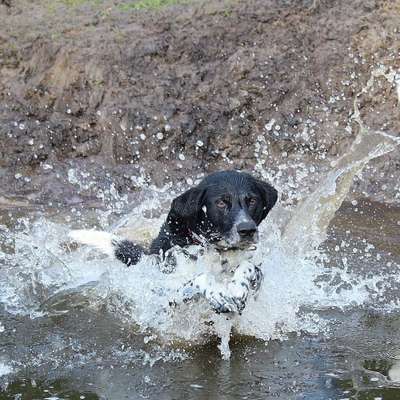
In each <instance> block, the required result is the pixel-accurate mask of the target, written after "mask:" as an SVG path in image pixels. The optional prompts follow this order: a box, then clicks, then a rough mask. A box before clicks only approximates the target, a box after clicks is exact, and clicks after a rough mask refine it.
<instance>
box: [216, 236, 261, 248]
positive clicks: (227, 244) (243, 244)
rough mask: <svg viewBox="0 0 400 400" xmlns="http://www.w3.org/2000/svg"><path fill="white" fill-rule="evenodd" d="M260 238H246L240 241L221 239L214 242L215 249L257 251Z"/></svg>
mask: <svg viewBox="0 0 400 400" xmlns="http://www.w3.org/2000/svg"><path fill="white" fill-rule="evenodd" d="M257 243H258V236H257V235H254V237H251V238H245V239H243V238H242V239H240V240H231V239H229V238H227V239H225V238H224V239H221V240H218V241H216V242H214V245H215V247H216V248H217V249H218V250H221V251H226V250H255V249H256V248H257Z"/></svg>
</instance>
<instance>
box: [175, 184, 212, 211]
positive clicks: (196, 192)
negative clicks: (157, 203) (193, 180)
mask: <svg viewBox="0 0 400 400" xmlns="http://www.w3.org/2000/svg"><path fill="white" fill-rule="evenodd" d="M204 192H205V190H204V189H201V188H199V187H194V188H192V189H189V190H187V191H186V192H185V193H183V194H181V195H180V196H178V197H177V198H176V199H174V200H173V202H172V206H171V211H170V215H171V216H173V217H175V218H179V219H190V218H191V217H194V216H195V215H197V214H198V213H199V212H200V209H201V201H202V198H203V195H204Z"/></svg>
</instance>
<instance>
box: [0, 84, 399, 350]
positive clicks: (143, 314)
mask: <svg viewBox="0 0 400 400" xmlns="http://www.w3.org/2000/svg"><path fill="white" fill-rule="evenodd" d="M372 84H373V81H370V82H369V85H372ZM362 93H363V92H361V93H360V94H359V95H357V96H356V99H355V103H354V113H353V117H352V118H353V119H354V120H355V121H356V122H357V123H358V125H359V133H358V135H357V137H356V139H355V140H354V142H353V144H352V146H351V148H350V150H349V152H348V153H347V154H345V155H344V156H343V157H341V158H340V159H338V160H337V161H336V162H335V163H334V164H332V170H331V172H330V173H329V174H328V175H327V176H326V178H325V179H324V180H323V181H322V182H321V183H320V184H319V186H318V188H317V189H316V190H315V191H314V192H312V193H311V194H310V195H309V196H308V197H307V198H306V199H304V200H303V201H302V202H301V203H300V204H299V205H298V206H296V207H294V208H292V209H288V208H283V207H282V206H276V207H275V209H274V210H273V211H272V212H271V213H270V215H269V216H268V218H267V221H265V222H264V223H263V224H262V226H261V227H260V228H261V229H260V230H261V231H260V237H261V239H260V243H261V244H262V245H259V246H258V248H257V250H256V251H255V252H254V256H253V257H254V259H255V260H256V262H259V263H260V264H261V268H262V270H263V273H264V276H265V281H264V283H263V285H262V287H261V290H260V292H259V293H258V297H257V298H256V299H250V300H249V303H248V305H247V307H246V309H245V310H244V312H243V314H242V315H241V316H238V315H235V316H226V315H216V314H215V313H214V312H212V311H211V310H210V308H209V305H208V304H207V303H206V302H205V301H199V302H196V303H188V304H181V305H178V306H176V307H171V306H170V302H171V299H173V296H174V294H175V293H176V291H177V289H179V288H180V287H181V286H182V285H183V284H184V283H185V282H187V281H188V280H189V279H191V278H193V276H194V275H195V274H197V273H199V272H201V271H202V270H203V269H207V268H215V266H218V265H219V263H220V260H219V257H220V256H219V255H218V254H217V253H213V252H212V251H211V252H209V253H206V254H203V255H201V254H197V250H198V248H195V247H194V248H193V249H191V250H190V251H193V252H195V253H196V254H197V255H198V259H197V260H196V261H194V260H192V259H191V258H188V257H187V256H186V255H185V254H184V253H183V252H181V251H179V250H176V251H175V254H174V255H175V258H176V270H175V271H174V272H173V273H170V274H165V273H163V272H161V270H160V268H159V265H157V263H156V262H155V260H154V259H153V258H152V257H144V258H143V259H142V260H141V261H140V263H139V264H138V265H136V266H135V267H134V268H131V269H127V268H126V267H125V266H124V265H122V264H120V263H119V262H117V261H112V260H110V259H108V258H104V257H101V256H100V255H99V254H98V253H97V252H95V251H93V250H90V249H88V248H80V249H78V250H74V249H71V248H69V247H68V246H69V244H68V243H62V240H63V238H65V237H66V233H67V231H68V230H69V228H70V227H69V224H68V223H67V224H60V223H52V222H50V221H49V220H46V219H39V220H37V221H36V222H34V223H33V224H32V223H30V222H29V221H27V220H26V221H25V220H21V221H20V227H19V229H17V231H16V233H15V234H14V237H13V240H10V237H11V232H9V231H7V230H6V229H4V234H3V236H4V237H6V239H7V240H6V241H7V245H4V249H3V251H2V252H0V260H1V261H2V262H3V263H4V264H5V268H3V269H2V270H1V271H0V282H1V285H2V287H3V288H5V290H4V291H3V292H2V293H1V294H0V296H1V297H0V301H1V302H2V303H3V304H4V305H5V307H6V309H7V311H9V312H13V313H24V314H28V315H31V316H32V317H35V316H39V315H43V314H60V313H67V312H70V311H71V310H73V309H74V307H78V306H80V307H81V306H85V307H90V308H92V309H95V310H96V309H100V308H103V309H104V308H106V309H107V310H108V311H109V312H111V313H113V314H114V315H116V316H118V317H119V318H120V319H121V321H124V322H125V323H128V324H130V325H131V327H132V330H135V331H137V332H141V333H144V334H146V341H147V342H148V343H151V342H155V343H159V342H162V343H169V344H175V345H176V343H186V344H188V343H192V344H193V343H194V344H198V343H204V342H205V341H208V340H209V339H210V337H215V336H217V337H219V338H220V345H219V348H220V351H221V353H222V355H223V356H224V357H225V358H228V357H229V355H230V349H229V340H230V336H231V334H232V332H237V333H240V334H243V335H249V336H254V337H256V338H259V339H263V340H265V341H268V340H269V339H271V338H272V339H273V338H277V339H284V338H285V337H286V336H287V335H288V334H289V333H290V332H301V331H306V332H309V333H312V334H314V333H317V332H321V331H325V330H328V329H329V323H328V322H327V321H325V320H324V319H323V318H322V317H320V316H319V314H318V311H319V310H321V309H323V308H324V307H338V308H343V307H350V306H359V305H363V304H365V303H366V302H368V301H371V302H372V301H375V300H376V297H374V294H376V293H381V292H382V291H385V290H386V289H387V288H388V286H389V285H386V286H385V284H382V279H381V277H380V276H379V274H375V275H374V277H370V278H368V279H366V278H363V279H360V278H359V277H357V276H355V275H352V274H351V273H349V272H346V271H343V270H338V271H330V272H331V275H334V274H335V273H337V274H339V275H340V280H341V283H343V282H344V283H346V287H347V288H348V290H346V291H343V290H342V291H340V290H337V284H335V283H332V280H329V279H328V280H325V281H324V282H322V283H317V282H318V278H319V277H320V276H321V274H323V273H324V272H326V271H323V270H322V269H321V263H318V262H317V261H316V259H318V257H320V256H321V253H319V252H318V247H319V246H320V245H321V243H323V242H324V240H325V239H326V237H327V228H328V225H329V223H330V221H331V220H332V218H333V216H334V214H335V212H336V211H337V210H338V208H339V207H340V205H341V204H342V202H343V201H344V199H345V197H346V195H347V194H348V192H349V190H350V187H351V184H352V182H353V179H354V177H355V176H356V175H357V174H360V173H361V171H362V170H363V168H364V167H365V165H366V164H367V163H368V162H370V161H371V160H372V159H374V158H377V157H380V156H382V155H384V154H386V153H388V152H390V151H393V150H394V149H395V148H396V146H397V145H399V144H400V140H399V139H398V138H396V137H394V136H392V135H389V134H387V133H384V132H378V131H371V130H369V129H367V128H366V127H365V126H364V125H363V123H362V121H361V118H360V113H359V110H358V106H357V100H358V97H359V96H361V95H362ZM143 192H144V193H145V194H144V197H143V202H142V203H141V204H140V205H139V206H137V207H136V208H135V209H134V210H133V211H132V212H131V213H129V214H128V215H126V216H125V217H124V218H122V219H121V220H119V221H118V222H116V223H113V224H112V225H110V226H108V227H107V219H104V220H102V225H103V226H106V227H107V228H108V229H110V230H112V231H117V232H119V233H122V234H123V235H124V236H128V237H130V238H132V239H136V240H139V241H141V242H148V241H149V239H150V238H151V237H154V236H155V235H156V234H157V231H158V229H159V226H160V225H161V223H162V221H163V220H164V219H165V215H161V216H157V217H152V218H146V217H144V216H143V214H144V213H145V212H146V211H148V210H152V209H156V210H160V209H161V208H162V206H163V202H164V201H165V200H167V199H168V194H167V191H166V190H164V191H161V192H160V191H159V190H157V191H156V190H155V189H154V188H153V190H152V189H151V188H148V189H147V190H144V191H143ZM145 196H147V197H145ZM119 200H120V201H122V200H123V199H119ZM150 214H151V213H150ZM133 232H134V233H135V234H132V233H133ZM10 242H12V244H10ZM10 248H11V250H10ZM398 281H399V279H398V278H397V276H396V275H393V276H391V282H398ZM392 306H393V307H397V306H398V305H397V304H392ZM304 310H307V311H304Z"/></svg>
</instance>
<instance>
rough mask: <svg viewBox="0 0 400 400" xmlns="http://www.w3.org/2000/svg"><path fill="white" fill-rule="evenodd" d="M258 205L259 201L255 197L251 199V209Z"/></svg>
mask: <svg viewBox="0 0 400 400" xmlns="http://www.w3.org/2000/svg"><path fill="white" fill-rule="evenodd" d="M256 204H257V199H255V198H254V197H252V198H251V199H249V207H251V206H255V205H256Z"/></svg>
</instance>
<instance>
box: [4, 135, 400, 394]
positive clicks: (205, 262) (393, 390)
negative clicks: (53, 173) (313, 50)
mask: <svg viewBox="0 0 400 400" xmlns="http://www.w3.org/2000/svg"><path fill="white" fill-rule="evenodd" d="M397 144H398V141H397V140H396V139H394V138H392V137H390V136H388V135H386V134H384V133H380V132H368V131H367V130H365V129H361V133H360V135H359V137H358V138H357V139H356V141H355V142H354V144H353V146H352V148H351V150H350V152H349V154H347V155H345V156H344V157H342V158H341V159H340V160H338V162H337V163H336V164H335V165H334V166H332V171H331V173H330V174H329V175H328V176H327V177H326V179H325V181H324V182H322V183H321V185H320V186H319V187H318V189H317V190H316V191H314V192H313V193H312V194H311V195H310V196H308V197H307V198H306V199H305V200H304V201H303V202H302V203H301V204H299V205H298V206H296V207H291V208H289V207H286V208H285V207H283V206H282V205H281V206H277V207H275V209H274V210H273V212H272V213H271V214H270V216H269V217H268V218H267V221H265V222H264V223H263V224H262V229H261V241H260V245H259V246H258V248H257V250H256V251H255V252H254V254H253V257H254V258H256V259H258V260H259V261H260V262H261V263H262V268H263V272H264V276H265V280H264V283H263V285H262V288H261V290H260V293H259V295H258V298H257V299H252V300H251V301H250V302H249V303H248V305H247V307H246V309H245V311H244V312H243V315H241V316H227V315H216V314H215V313H213V312H212V311H210V310H209V307H208V305H207V304H206V303H205V302H201V301H200V302H194V303H190V304H185V305H179V306H177V307H174V308H171V307H170V306H169V302H170V300H171V298H173V296H174V295H175V293H176V289H178V288H179V287H181V285H182V284H183V283H184V282H186V281H187V280H188V279H190V278H191V277H193V275H194V274H195V273H197V272H198V271H199V270H201V269H202V268H205V267H208V268H209V267H212V266H214V265H218V257H219V255H218V254H214V253H213V252H212V251H210V252H208V253H206V254H204V255H203V256H199V258H198V260H197V261H192V260H190V259H189V258H187V257H186V256H185V255H184V254H182V253H181V252H179V251H177V252H176V254H175V257H176V260H177V265H176V270H175V271H174V272H173V273H168V274H166V273H162V272H161V271H160V268H159V266H158V265H157V264H156V263H155V262H154V260H153V259H152V258H151V257H148V258H145V259H143V260H142V261H141V262H140V264H138V265H137V266H135V267H134V268H130V269H128V268H125V267H124V265H121V264H120V263H118V262H117V261H113V260H110V259H109V258H107V257H104V256H102V255H100V254H99V253H98V252H96V251H95V250H91V249H89V248H86V247H80V248H76V246H75V245H74V244H73V243H71V242H70V241H68V239H67V233H68V231H69V229H71V228H76V227H83V226H97V227H100V228H102V229H106V230H112V231H117V232H120V233H122V234H124V235H126V236H134V237H135V239H136V240H141V241H145V242H146V241H148V240H149V238H150V237H153V236H155V234H156V233H157V230H158V227H159V225H160V223H161V222H162V220H163V218H164V215H163V212H164V211H165V206H164V202H165V200H168V192H157V191H154V190H150V189H148V190H147V191H145V193H146V201H143V202H142V203H141V204H140V205H138V206H136V207H134V208H132V209H131V210H129V211H126V210H125V211H124V212H123V213H122V214H121V211H119V212H114V211H115V210H108V211H106V212H104V211H102V212H100V211H96V210H89V209H87V210H86V209H85V208H84V207H83V208H82V209H81V210H77V209H65V210H51V209H46V210H41V211H39V210H34V209H31V210H25V211H21V210H18V209H10V210H7V211H3V212H2V214H1V221H2V228H1V231H0V234H1V243H2V244H1V253H0V262H1V263H2V267H1V269H0V284H1V288H2V292H1V293H0V302H1V303H0V313H1V314H0V321H1V324H0V349H1V353H0V380H1V381H2V383H3V391H2V392H1V394H0V398H26V399H31V398H82V397H81V396H85V398H107V399H120V398H133V399H136V398H138V399H139V398H157V399H158V398H165V399H170V398H177V399H180V398H182V399H183V398H184V399H186V398H193V399H195V398H196V399H197V398H199V399H202V398H204V399H209V398H222V399H224V398H226V399H234V398H249V399H257V398H260V399H269V398H271V399H272V398H277V397H278V398H284V399H301V398H304V399H344V398H353V399H377V398H383V399H398V398H400V386H398V385H400V372H399V371H400V363H399V361H398V360H400V343H399V341H400V338H399V336H398V334H397V331H398V328H399V324H400V319H399V317H400V307H399V262H400V259H399V255H400V250H399V240H400V237H399V236H400V235H399V223H400V212H399V209H396V208H394V207H389V206H383V205H379V204H371V203H369V202H367V201H365V202H358V203H357V202H353V203H351V204H344V205H342V202H343V200H344V198H345V197H346V195H347V193H348V191H349V188H350V186H351V183H352V180H353V177H354V176H355V175H356V174H358V173H359V172H360V171H361V170H362V168H363V167H364V166H365V165H366V164H367V163H368V162H369V161H370V160H371V159H373V158H375V157H378V156H380V155H382V154H385V153H386V152H389V151H393V150H395V149H396V146H397ZM341 205H342V207H341V208H340V210H339V212H338V213H336V216H335V212H336V210H337V209H338V208H339V207H340V206H341ZM191 251H193V252H194V253H196V254H197V252H198V249H197V248H193V249H191ZM397 382H399V383H397ZM1 396H3V397H1ZM15 396H17V397H15ZM18 396H19V397H18ZM21 396H22V397H21Z"/></svg>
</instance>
